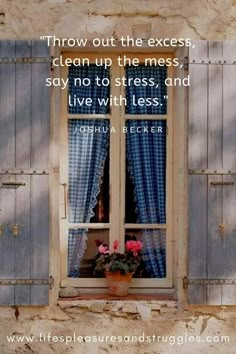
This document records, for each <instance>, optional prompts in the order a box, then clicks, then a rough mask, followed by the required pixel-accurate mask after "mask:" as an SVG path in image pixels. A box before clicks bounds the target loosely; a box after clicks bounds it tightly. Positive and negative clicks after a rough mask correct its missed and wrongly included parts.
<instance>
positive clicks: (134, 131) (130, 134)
mask: <svg viewBox="0 0 236 354" xmlns="http://www.w3.org/2000/svg"><path fill="white" fill-rule="evenodd" d="M126 129H127V133H126V188H125V190H126V196H125V197H126V198H125V200H126V206H125V222H126V223H139V224H165V223H166V121H163V120H155V121H153V120H127V122H126Z"/></svg>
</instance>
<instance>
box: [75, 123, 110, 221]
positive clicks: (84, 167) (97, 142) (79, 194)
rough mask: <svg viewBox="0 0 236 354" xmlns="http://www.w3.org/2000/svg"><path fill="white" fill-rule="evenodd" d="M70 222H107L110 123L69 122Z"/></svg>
mask: <svg viewBox="0 0 236 354" xmlns="http://www.w3.org/2000/svg"><path fill="white" fill-rule="evenodd" d="M68 130H69V134H68V135H69V186H68V204H69V222H71V223H89V222H109V121H108V120H100V119H99V120H98V119H81V120H78V119H70V120H69V121H68Z"/></svg>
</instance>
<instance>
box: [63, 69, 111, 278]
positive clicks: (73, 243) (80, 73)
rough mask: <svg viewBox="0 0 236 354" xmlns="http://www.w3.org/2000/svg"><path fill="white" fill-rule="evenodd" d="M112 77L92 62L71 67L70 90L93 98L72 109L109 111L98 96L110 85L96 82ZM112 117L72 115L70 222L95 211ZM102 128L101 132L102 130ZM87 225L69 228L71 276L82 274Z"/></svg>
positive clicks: (78, 111) (77, 111)
mask: <svg viewBox="0 0 236 354" xmlns="http://www.w3.org/2000/svg"><path fill="white" fill-rule="evenodd" d="M97 76H98V77H99V78H100V79H103V78H105V77H106V78H107V77H109V72H108V70H105V69H104V67H97V66H95V65H93V64H91V65H90V66H89V67H88V66H83V67H75V66H71V67H70V68H69V94H70V95H72V96H74V95H76V96H77V97H80V99H81V98H83V97H85V98H87V97H91V98H92V99H93V104H92V106H91V107H89V106H86V105H85V104H84V105H82V106H80V105H76V106H75V107H69V113H74V114H94V113H100V114H102V113H107V112H108V110H109V106H108V108H107V107H104V106H100V105H98V100H97V99H98V98H107V97H109V87H104V86H97V85H96V80H95V79H96V77H97ZM75 78H82V79H83V78H89V79H90V82H91V84H90V85H89V86H76V87H75V86H74V84H73V82H74V79H75ZM106 129H108V130H109V121H108V120H105V119H102V120H100V119H99V120H97V119H79V120H78V119H70V120H69V122H68V132H69V191H68V192H69V193H68V194H69V198H68V199H69V222H70V223H89V222H90V219H91V217H92V216H93V215H94V213H93V209H94V207H95V206H96V204H97V196H98V194H99V192H100V183H101V178H102V176H103V171H104V163H105V159H106V156H107V152H108V140H109V133H104V132H103V131H106ZM99 131H100V132H99ZM87 232H88V230H86V229H80V230H78V229H75V230H69V235H68V276H69V277H73V278H76V277H79V275H80V271H79V268H80V263H81V259H82V257H83V255H84V252H85V250H86V246H87V245H86V244H87V239H88V237H87Z"/></svg>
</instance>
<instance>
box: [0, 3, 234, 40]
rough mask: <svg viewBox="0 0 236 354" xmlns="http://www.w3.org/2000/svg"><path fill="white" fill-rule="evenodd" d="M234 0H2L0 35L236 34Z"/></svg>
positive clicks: (211, 36) (209, 36)
mask: <svg viewBox="0 0 236 354" xmlns="http://www.w3.org/2000/svg"><path fill="white" fill-rule="evenodd" d="M235 16H236V1H235V0H191V1H189V0H175V1H173V0H165V1H163V0H1V3H0V37H1V38H38V37H39V36H40V35H45V34H55V35H57V36H63V37H69V36H70V37H87V38H93V37H94V36H111V35H113V36H116V37H120V36H121V35H127V34H129V35H137V36H141V37H147V36H150V35H152V36H157V37H162V38H163V37H170V36H171V37H187V36H188V37H191V38H201V39H226V38H227V39H235V38H236V20H235Z"/></svg>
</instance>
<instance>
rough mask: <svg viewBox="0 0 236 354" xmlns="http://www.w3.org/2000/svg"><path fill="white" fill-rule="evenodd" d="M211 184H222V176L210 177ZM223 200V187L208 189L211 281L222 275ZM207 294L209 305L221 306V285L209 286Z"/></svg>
mask: <svg viewBox="0 0 236 354" xmlns="http://www.w3.org/2000/svg"><path fill="white" fill-rule="evenodd" d="M210 182H222V176H212V175H210V176H208V186H209V183H210ZM222 200H223V193H222V187H220V188H218V187H208V237H207V277H208V278H209V279H217V278H218V277H220V276H221V275H222V264H221V259H222V245H221V243H222V239H221V236H220V235H219V225H220V224H222V213H223V210H222ZM203 247H204V245H203ZM207 292H208V296H207V303H209V304H211V305H221V285H217V286H216V285H208V286H207Z"/></svg>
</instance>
